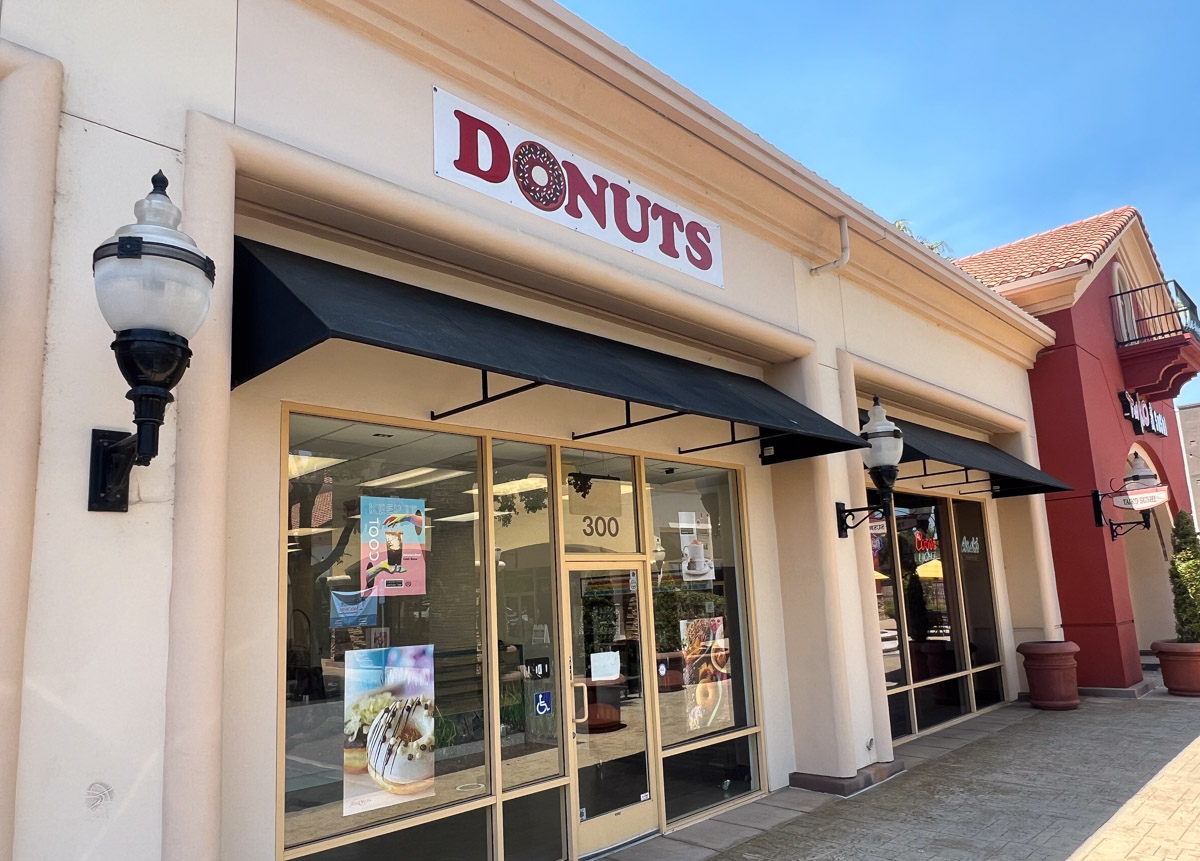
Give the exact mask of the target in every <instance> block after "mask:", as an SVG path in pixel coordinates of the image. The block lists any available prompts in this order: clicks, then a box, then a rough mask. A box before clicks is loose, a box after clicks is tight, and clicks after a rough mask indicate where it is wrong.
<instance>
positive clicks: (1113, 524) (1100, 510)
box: [1092, 488, 1150, 541]
mask: <svg viewBox="0 0 1200 861" xmlns="http://www.w3.org/2000/svg"><path fill="white" fill-rule="evenodd" d="M1122 490H1123V488H1122V489H1121V490H1114V491H1113V492H1112V493H1101V492H1100V491H1098V490H1093V491H1092V513H1093V514H1094V515H1095V516H1096V526H1099V527H1103V526H1107V527H1108V537H1109V539H1110V540H1112V541H1116V540H1117V539H1118V538H1120V537H1121V536H1122V535H1128V534H1129V533H1130V532H1132V531H1133V530H1135V529H1137V528H1138V527H1139V526H1140V527H1142V528H1143V529H1149V528H1150V510H1149V509H1146V510H1145V511H1143V512H1142V516H1141V517H1140V518H1139V519H1137V520H1112V519H1111V518H1109V517H1108V516H1107V515H1105V513H1104V507H1103V505H1102V503H1103V502H1104V500H1105V499H1108V498H1109V497H1113V496H1116V495H1117V494H1119V493H1121V492H1122Z"/></svg>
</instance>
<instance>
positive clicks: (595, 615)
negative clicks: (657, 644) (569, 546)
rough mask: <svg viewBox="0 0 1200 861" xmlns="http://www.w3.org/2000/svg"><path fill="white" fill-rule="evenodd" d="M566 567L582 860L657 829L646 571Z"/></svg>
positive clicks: (573, 725) (569, 665) (641, 569)
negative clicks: (646, 637)
mask: <svg viewBox="0 0 1200 861" xmlns="http://www.w3.org/2000/svg"><path fill="white" fill-rule="evenodd" d="M607 566H608V567H599V566H597V567H592V566H588V565H584V564H573V565H571V566H570V567H569V568H568V571H567V579H568V590H569V595H570V613H569V617H568V618H569V625H570V647H569V648H570V651H569V662H568V667H569V671H570V678H571V686H572V695H573V713H572V715H571V719H572V736H573V738H574V742H575V773H576V781H577V786H578V798H579V805H578V807H579V809H578V811H576V813H577V816H578V818H579V828H578V831H577V841H576V842H577V851H578V854H579V855H580V856H583V855H587V854H589V853H590V852H593V851H595V850H596V849H600V848H603V847H605V846H611V845H613V844H617V843H621V842H622V841H624V840H627V839H630V838H632V837H636V836H637V835H639V834H643V833H646V832H648V831H654V830H657V828H658V812H657V807H656V805H655V804H654V802H653V801H651V786H650V780H651V778H650V774H651V769H650V760H649V753H648V750H649V743H648V739H647V735H646V733H647V726H646V715H647V712H648V709H647V706H646V696H647V679H648V678H653V677H652V676H648V675H647V671H646V669H647V662H646V655H645V649H643V648H642V644H643V637H642V631H643V630H644V628H643V626H644V624H646V619H647V614H645V613H644V607H643V602H642V600H641V597H640V592H641V591H642V590H644V587H645V576H644V568H643V567H642V566H641V565H639V564H634V565H626V566H625V567H612V563H607Z"/></svg>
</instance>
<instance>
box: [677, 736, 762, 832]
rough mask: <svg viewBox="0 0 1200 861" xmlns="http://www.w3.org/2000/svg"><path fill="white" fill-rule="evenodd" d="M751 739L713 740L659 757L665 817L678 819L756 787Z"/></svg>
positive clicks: (752, 742)
mask: <svg viewBox="0 0 1200 861" xmlns="http://www.w3.org/2000/svg"><path fill="white" fill-rule="evenodd" d="M754 747H755V740H754V739H753V738H748V737H745V736H743V737H742V738H735V739H730V740H729V741H720V742H715V743H713V744H710V745H706V746H705V747H702V748H699V749H697V750H689V751H686V752H684V753H678V754H675V755H674V756H669V757H667V758H666V759H664V760H663V788H664V789H665V790H666V791H665V795H666V807H667V819H668V820H673V819H680V818H682V817H684V816H690V815H691V814H693V813H696V812H698V811H701V810H704V809H705V808H707V807H713V806H715V805H717V804H723V803H725V802H726V801H729V800H731V799H733V798H737V797H738V796H739V795H745V794H746V793H748V792H753V791H754V790H755V789H757V788H758V782H757V780H755V776H754Z"/></svg>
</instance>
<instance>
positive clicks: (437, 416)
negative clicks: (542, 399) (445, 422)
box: [429, 371, 543, 422]
mask: <svg viewBox="0 0 1200 861" xmlns="http://www.w3.org/2000/svg"><path fill="white" fill-rule="evenodd" d="M482 373H483V397H482V398H480V399H479V400H477V401H471V403H469V404H463V405H462V406H461V407H455V408H454V409H452V410H446V411H445V412H444V413H435V412H433V411H432V410H431V411H430V413H429V418H430V420H431V421H435V422H436V421H439V420H441V419H444V418H447V417H449V416H453V415H458V414H459V413H465V412H466V411H467V410H473V409H475V408H476V407H482V406H485V405H487V404H494V403H495V402H496V401H501V400H504V399H505V398H507V397H511V396H512V395H519V394H521V392H527V391H529V390H530V389H536V388H538V386H541V385H543V384H542V383H526V384H525V385H523V386H517V387H516V388H515V389H509V390H508V391H507V392H501V393H500V394H498V395H488V372H487V371H483V372H482Z"/></svg>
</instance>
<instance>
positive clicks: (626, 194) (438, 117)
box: [433, 87, 725, 287]
mask: <svg viewBox="0 0 1200 861" xmlns="http://www.w3.org/2000/svg"><path fill="white" fill-rule="evenodd" d="M433 114H434V121H433V151H434V156H433V162H434V163H433V172H434V173H435V174H437V175H438V176H440V177H443V178H445V179H448V180H450V181H451V182H454V183H457V184H458V185H463V186H466V187H467V188H472V189H474V190H476V191H479V192H482V193H483V194H486V195H487V196H488V197H491V198H494V199H496V200H501V201H504V202H505V203H508V204H511V205H512V206H516V207H518V208H519V209H523V210H525V211H526V212H531V213H533V214H535V215H538V216H541V217H542V218H547V219H549V220H551V221H554V222H557V223H558V224H561V225H563V226H564V227H569V228H571V229H572V230H575V231H577V232H579V233H584V234H586V235H588V236H591V237H594V238H596V239H599V240H601V241H602V242H606V243H608V244H610V245H615V246H617V247H618V248H624V249H625V250H627V251H631V252H633V253H634V254H637V255H638V256H639V257H644V258H646V259H647V260H653V261H655V262H657V263H661V264H663V265H664V266H669V267H670V268H672V269H674V270H676V271H678V272H683V273H685V274H687V275H691V276H693V277H695V278H699V279H700V280H701V281H704V282H706V283H708V284H711V285H713V286H714V287H724V286H725V285H724V277H723V274H722V265H721V227H720V225H718V224H717V223H716V222H714V221H711V220H709V219H707V218H703V217H702V216H699V215H697V214H696V213H694V212H691V211H690V210H688V209H685V208H684V207H682V206H680V205H678V204H676V203H673V202H671V201H670V200H667V199H666V198H664V197H663V196H662V195H660V194H657V193H656V192H653V191H651V190H650V189H648V188H645V187H643V186H640V185H638V184H637V183H634V182H632V181H631V180H629V179H626V178H625V177H623V176H620V175H619V174H617V173H614V172H613V171H611V170H609V169H608V168H606V167H603V166H602V165H598V164H596V163H595V162H592V161H589V160H587V159H585V158H582V157H580V156H578V155H576V154H575V153H573V152H570V151H568V150H566V149H564V148H563V147H560V146H558V145H556V144H554V143H551V142H550V141H547V140H546V139H545V138H544V137H541V136H539V135H535V134H533V133H532V132H529V131H526V130H525V129H522V128H520V127H518V126H515V125H513V124H512V123H510V122H508V121H506V120H503V119H501V118H499V117H497V116H495V115H494V114H491V113H488V112H487V111H485V110H483V109H481V108H477V107H475V106H474V105H472V104H470V103H469V102H466V101H464V100H462V99H460V98H458V97H456V96H453V95H451V94H450V93H447V92H446V91H445V90H443V89H441V88H440V87H434V89H433Z"/></svg>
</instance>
